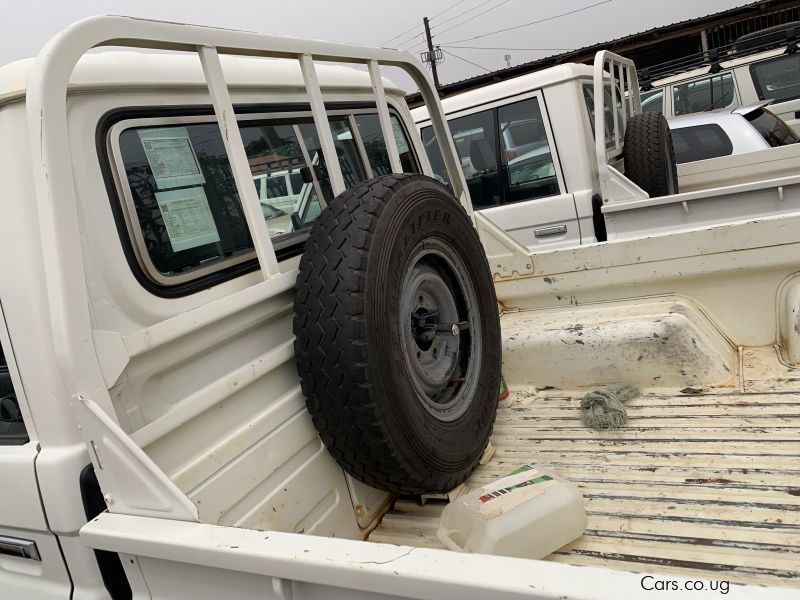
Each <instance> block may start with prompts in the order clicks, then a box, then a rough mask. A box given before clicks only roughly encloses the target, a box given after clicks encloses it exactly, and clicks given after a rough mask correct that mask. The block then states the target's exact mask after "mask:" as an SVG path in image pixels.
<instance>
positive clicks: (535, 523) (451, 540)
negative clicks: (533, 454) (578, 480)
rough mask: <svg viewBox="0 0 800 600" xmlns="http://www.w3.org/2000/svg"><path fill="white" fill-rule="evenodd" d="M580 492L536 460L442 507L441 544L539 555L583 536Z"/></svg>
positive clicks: (462, 549)
mask: <svg viewBox="0 0 800 600" xmlns="http://www.w3.org/2000/svg"><path fill="white" fill-rule="evenodd" d="M586 523H587V521H586V511H585V509H584V505H583V497H582V496H581V494H580V492H579V491H578V488H577V487H576V486H575V485H574V484H573V483H571V482H569V481H567V480H565V479H562V478H561V477H558V476H557V475H554V474H553V473H549V472H546V471H544V470H542V469H540V468H538V467H537V466H535V465H530V464H528V465H523V466H522V467H520V468H518V469H516V470H515V471H513V472H511V473H510V474H509V475H507V476H506V477H503V478H502V479H498V480H497V481H494V482H492V483H490V484H488V485H485V486H484V487H482V488H480V489H478V490H474V491H472V492H469V493H467V494H464V495H463V496H461V497H460V498H457V499H456V500H454V501H453V502H451V503H450V504H448V505H447V506H446V507H445V509H444V511H443V512H442V519H441V522H440V524H439V530H438V531H437V532H436V534H437V536H438V538H439V539H440V540H441V541H442V543H443V544H444V545H445V546H447V547H448V548H449V549H451V550H456V551H458V552H477V553H480V554H496V555H503V556H516V557H519V558H535V559H538V558H544V557H545V556H547V555H548V554H550V553H552V552H554V551H555V550H558V549H559V548H561V547H562V546H564V545H566V544H568V543H570V542H571V541H573V540H575V539H577V538H579V537H580V536H581V535H583V531H584V529H586Z"/></svg>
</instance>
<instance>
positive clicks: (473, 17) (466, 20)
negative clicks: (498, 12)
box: [436, 0, 511, 35]
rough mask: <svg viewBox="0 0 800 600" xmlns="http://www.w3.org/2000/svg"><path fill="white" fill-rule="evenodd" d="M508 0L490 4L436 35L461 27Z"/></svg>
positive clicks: (509, 0) (506, 2) (508, 0)
mask: <svg viewBox="0 0 800 600" xmlns="http://www.w3.org/2000/svg"><path fill="white" fill-rule="evenodd" d="M509 2H511V0H503V1H502V2H501V3H500V4H495V5H494V6H490V7H489V8H487V9H486V10H484V11H481V12H479V13H478V14H477V15H472V16H471V17H470V18H469V19H465V20H463V21H461V22H460V23H456V24H455V25H453V26H452V27H448V28H447V29H445V30H444V31H439V32H438V33H437V34H436V35H442V34H443V33H447V32H448V31H450V30H452V29H455V28H457V27H461V26H462V25H464V24H465V23H469V22H470V21H472V20H473V19H477V18H478V17H480V16H482V15H485V14H486V13H487V12H489V11H492V10H494V9H495V8H500V7H501V6H503V5H504V4H508V3H509Z"/></svg>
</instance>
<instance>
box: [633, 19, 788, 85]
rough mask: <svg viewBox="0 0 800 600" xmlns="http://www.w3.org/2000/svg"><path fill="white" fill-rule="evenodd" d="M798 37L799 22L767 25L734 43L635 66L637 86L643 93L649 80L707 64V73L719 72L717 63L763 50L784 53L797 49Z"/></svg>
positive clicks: (650, 81)
mask: <svg viewBox="0 0 800 600" xmlns="http://www.w3.org/2000/svg"><path fill="white" fill-rule="evenodd" d="M798 36H800V21H794V22H792V23H785V24H783V25H778V26H776V27H770V28H768V29H764V30H762V31H759V32H757V33H748V34H746V35H743V36H741V37H740V38H739V39H737V40H736V41H735V42H733V43H731V44H727V45H725V46H720V47H718V48H712V49H710V50H706V51H703V52H698V53H697V54H691V55H689V56H684V57H681V58H675V59H673V60H668V61H665V62H662V63H659V64H657V65H653V66H650V67H646V68H643V69H639V81H640V82H641V86H642V87H641V89H642V91H643V92H646V91H648V90H650V89H652V88H653V81H656V80H658V79H663V78H665V77H670V76H672V75H679V74H681V73H686V72H687V71H692V70H694V69H699V68H701V67H706V66H707V67H708V68H709V70H708V72H709V73H719V72H720V71H721V70H722V67H721V66H720V62H721V61H724V60H732V59H734V58H743V57H745V56H750V55H752V54H757V53H759V52H764V51H765V50H771V49H774V48H781V47H783V46H785V47H786V53H787V54H793V53H794V52H797V39H798Z"/></svg>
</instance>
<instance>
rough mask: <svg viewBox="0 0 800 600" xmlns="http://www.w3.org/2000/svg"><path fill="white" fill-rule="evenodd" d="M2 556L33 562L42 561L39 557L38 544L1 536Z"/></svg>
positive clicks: (0, 548)
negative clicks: (26, 559) (27, 559)
mask: <svg viewBox="0 0 800 600" xmlns="http://www.w3.org/2000/svg"><path fill="white" fill-rule="evenodd" d="M0 554H6V555H8V556H16V557H18V558H29V559H31V560H42V558H41V557H40V556H39V550H38V549H37V548H36V542H34V541H33V540H22V539H19V538H13V537H8V536H5V535H0Z"/></svg>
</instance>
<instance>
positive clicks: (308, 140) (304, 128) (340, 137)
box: [300, 118, 367, 187]
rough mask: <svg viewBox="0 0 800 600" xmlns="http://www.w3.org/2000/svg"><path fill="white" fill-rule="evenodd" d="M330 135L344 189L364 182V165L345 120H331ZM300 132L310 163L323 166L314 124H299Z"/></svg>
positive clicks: (322, 157)
mask: <svg viewBox="0 0 800 600" xmlns="http://www.w3.org/2000/svg"><path fill="white" fill-rule="evenodd" d="M330 123H331V133H332V134H333V143H334V146H335V147H336V154H337V155H338V156H339V164H340V165H341V168H342V177H344V184H345V186H346V187H352V186H354V185H355V184H357V183H359V182H361V181H364V180H365V179H366V178H367V174H366V171H364V165H362V164H361V159H360V158H359V155H358V147H357V146H356V143H355V140H354V139H353V132H352V131H350V126H349V125H348V124H347V121H346V120H345V119H343V118H342V119H331V121H330ZM300 131H301V133H302V135H303V140H304V141H305V144H306V147H307V148H308V153H309V155H310V156H311V162H312V163H314V164H319V165H321V166H323V167H324V166H325V157H324V156H323V155H322V145H321V144H320V141H319V137H318V136H317V129H316V127H314V123H312V122H310V121H308V122H305V123H301V124H300Z"/></svg>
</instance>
